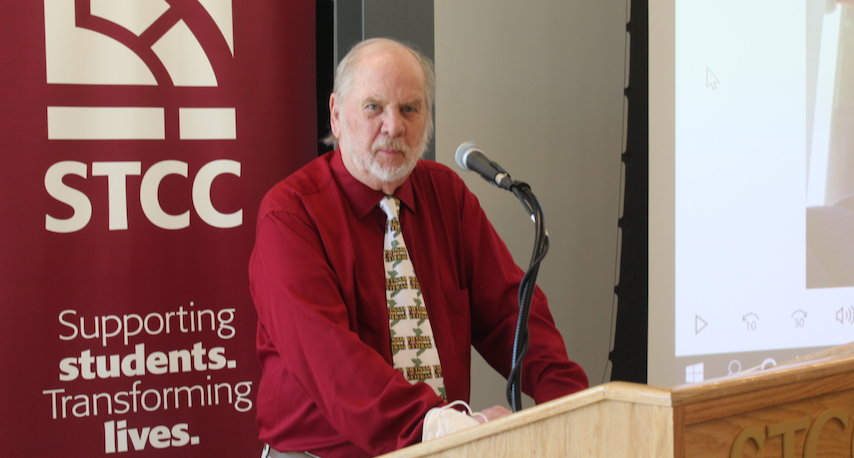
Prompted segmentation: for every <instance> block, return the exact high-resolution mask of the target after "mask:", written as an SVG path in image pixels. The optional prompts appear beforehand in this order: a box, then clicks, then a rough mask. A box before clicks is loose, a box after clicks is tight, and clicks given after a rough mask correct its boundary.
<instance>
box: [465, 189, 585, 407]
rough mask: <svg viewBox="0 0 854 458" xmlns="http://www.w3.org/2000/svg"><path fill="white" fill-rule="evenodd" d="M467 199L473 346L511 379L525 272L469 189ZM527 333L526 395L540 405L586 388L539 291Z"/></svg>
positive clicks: (583, 379)
mask: <svg viewBox="0 0 854 458" xmlns="http://www.w3.org/2000/svg"><path fill="white" fill-rule="evenodd" d="M462 200H463V205H462V209H463V212H462V213H463V216H462V217H463V227H465V228H467V230H466V231H465V234H467V238H468V240H466V243H465V246H466V247H467V248H466V250H467V252H466V257H467V258H468V259H469V262H468V263H467V266H468V267H467V274H466V275H467V278H468V282H469V295H470V298H471V299H470V300H471V308H472V311H471V313H472V344H473V345H474V347H475V349H477V351H478V352H479V353H480V354H481V355H482V356H483V357H484V359H485V360H486V361H487V362H488V363H489V364H490V365H491V366H492V367H493V368H495V369H496V370H497V371H498V372H499V373H501V375H502V376H504V377H505V378H507V377H508V376H509V373H510V369H511V363H512V361H511V360H512V351H513V338H514V335H515V332H516V320H517V317H518V310H519V302H518V291H519V283H520V282H521V280H522V277H523V276H524V272H523V271H522V269H520V268H519V267H518V266H517V265H516V263H515V261H514V260H513V257H512V255H511V254H510V252H509V250H508V249H507V246H506V245H505V244H504V242H503V241H502V240H501V238H500V237H499V235H498V233H497V232H496V231H495V229H494V228H493V226H492V224H491V223H490V222H489V220H488V219H487V218H486V215H485V213H484V212H483V210H482V209H481V207H480V204H479V203H478V201H477V198H476V197H475V196H474V195H473V194H472V193H471V192H470V191H468V189H465V190H464V191H463V197H462ZM528 328H529V336H530V343H529V347H528V352H527V355H526V357H525V360H524V362H523V364H522V391H523V392H524V393H526V394H528V395H529V396H531V397H532V398H534V400H535V401H536V403H538V404H539V403H542V402H546V401H550V400H552V399H556V398H559V397H561V396H565V395H568V394H571V393H574V392H577V391H580V390H583V389H585V388H587V387H588V381H587V376H586V375H585V373H584V370H583V369H582V368H581V366H579V365H578V364H577V363H575V362H573V361H570V360H569V357H568V356H567V353H566V345H565V343H564V341H563V337H562V336H561V335H560V332H559V331H558V329H557V327H556V326H555V323H554V320H553V318H552V316H551V313H550V311H549V308H548V302H547V300H546V296H545V295H544V294H543V292H542V291H541V290H540V288H539V287H536V288H535V291H534V295H533V298H532V300H531V312H530V315H529V321H528Z"/></svg>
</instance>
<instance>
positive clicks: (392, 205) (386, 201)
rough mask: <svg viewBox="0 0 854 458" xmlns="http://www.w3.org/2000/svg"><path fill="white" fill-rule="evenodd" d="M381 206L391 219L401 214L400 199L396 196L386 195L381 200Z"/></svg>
mask: <svg viewBox="0 0 854 458" xmlns="http://www.w3.org/2000/svg"><path fill="white" fill-rule="evenodd" d="M380 208H382V209H383V211H384V212H385V215H386V217H387V218H388V220H389V221H391V220H393V219H395V218H398V217H399V215H400V201H399V200H397V197H394V196H385V197H384V198H383V200H381V201H380Z"/></svg>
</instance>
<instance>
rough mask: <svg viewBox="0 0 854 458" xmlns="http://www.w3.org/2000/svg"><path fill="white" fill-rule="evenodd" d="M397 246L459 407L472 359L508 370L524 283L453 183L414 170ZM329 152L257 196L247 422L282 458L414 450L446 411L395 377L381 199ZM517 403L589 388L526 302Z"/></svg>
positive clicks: (472, 200)
mask: <svg viewBox="0 0 854 458" xmlns="http://www.w3.org/2000/svg"><path fill="white" fill-rule="evenodd" d="M395 196H397V197H398V198H399V199H400V200H401V202H402V205H401V207H402V208H401V211H400V213H401V214H400V219H401V226H402V228H403V236H404V239H405V240H406V244H407V247H408V249H409V252H410V257H411V259H412V263H413V265H414V267H415V271H416V274H417V275H418V279H419V281H420V283H421V285H422V293H423V296H424V302H425V305H426V307H427V313H428V315H429V317H430V322H431V326H432V328H433V332H434V337H435V341H436V347H437V349H438V352H439V357H440V359H441V362H442V370H443V373H444V377H445V388H446V390H447V395H448V399H449V401H453V400H457V399H462V400H465V401H468V400H469V394H470V389H471V387H470V384H471V380H470V367H471V347H472V345H474V347H475V348H476V349H477V350H478V352H480V354H481V355H483V356H484V358H485V359H486V360H487V361H488V362H489V363H490V364H491V365H492V366H493V367H494V368H495V369H497V370H498V371H499V372H500V373H501V374H502V375H504V376H505V377H506V376H507V374H508V372H509V370H510V360H511V352H512V341H513V334H514V331H515V326H516V315H517V310H518V303H517V289H518V285H519V281H520V280H521V278H522V275H523V272H522V271H521V269H519V267H518V266H517V265H516V264H515V263H514V261H513V259H512V257H511V255H510V253H509V252H508V250H507V247H506V246H505V245H504V243H503V242H502V241H501V239H500V238H499V236H498V234H497V233H496V232H495V230H494V229H493V227H492V225H491V224H490V223H489V221H488V220H487V218H486V215H485V214H484V213H483V210H482V209H481V208H480V204H479V203H478V201H477V198H476V197H475V196H474V195H473V194H472V193H471V192H469V190H468V189H467V188H466V187H465V184H464V183H463V181H462V180H461V179H460V178H459V176H457V174H456V173H454V172H453V171H451V170H450V169H448V168H447V167H445V166H443V165H441V164H438V163H435V162H431V161H419V163H418V165H417V166H416V167H415V170H414V171H413V172H412V174H411V175H410V176H409V178H408V179H407V180H406V182H405V183H404V184H403V185H402V186H401V187H400V188H398V189H397V190H396V191H395ZM383 197H384V196H383V193H382V192H381V191H374V190H372V189H370V188H368V187H367V186H365V185H363V184H362V183H360V182H358V181H357V180H356V179H354V178H353V177H352V176H351V175H350V174H349V172H347V170H346V169H345V168H344V164H343V162H342V160H341V155H340V152H338V151H334V152H330V153H327V154H325V155H323V156H321V157H319V158H317V159H316V160H314V161H312V162H311V163H309V164H308V165H307V166H305V167H304V168H302V169H301V170H299V171H297V172H296V173H294V174H293V175H291V176H290V177H288V178H287V179H286V180H284V181H282V182H281V183H279V184H277V185H276V186H275V187H274V188H273V189H271V190H270V192H269V193H268V194H267V195H266V196H265V197H264V200H263V201H262V203H261V208H260V211H259V215H258V225H257V230H256V241H255V249H254V251H253V253H252V258H251V261H250V270H249V275H250V281H251V292H252V297H253V299H254V301H255V307H256V309H257V311H258V334H257V351H258V358H259V361H260V363H261V367H262V377H261V382H260V384H259V386H258V393H257V418H256V422H257V425H258V428H259V431H260V439H261V440H262V441H264V442H267V443H269V444H270V445H272V447H273V448H274V449H276V450H279V451H304V450H308V451H311V452H312V453H314V454H317V455H319V456H322V457H324V458H334V457H345V456H346V457H360V456H373V455H379V454H383V453H388V452H391V451H394V450H396V449H399V448H402V447H405V446H407V445H411V444H414V443H417V442H419V441H420V439H421V423H422V420H423V418H424V415H425V414H426V413H427V411H428V410H429V409H430V408H432V407H436V406H440V405H443V404H444V403H443V401H442V399H441V398H439V397H438V396H436V394H434V392H433V390H432V389H431V388H430V387H429V386H427V385H426V384H423V383H418V384H415V385H413V384H410V383H409V382H408V381H407V380H406V379H405V378H404V376H403V375H402V374H401V373H400V372H398V371H397V370H395V369H394V368H393V367H392V354H391V343H390V337H389V323H388V312H387V309H386V299H385V274H384V272H383V270H384V268H383V258H382V252H383V228H384V225H385V221H386V216H385V214H384V213H383V211H382V209H380V207H379V206H378V204H379V201H380V200H381V199H382V198H383ZM529 326H530V336H531V337H530V339H531V342H530V347H529V350H528V355H527V358H526V361H525V363H524V365H523V381H522V390H523V392H525V393H527V394H529V395H531V396H532V397H533V398H534V400H535V401H536V402H537V403H540V402H544V401H548V400H551V399H555V398H558V397H561V396H564V395H566V394H570V393H572V392H575V391H578V390H581V389H584V388H586V387H587V378H586V376H585V375H584V371H583V370H582V369H581V367H580V366H578V365H577V364H576V363H573V362H571V361H569V359H568V357H567V354H566V348H565V345H564V343H563V339H562V337H561V336H560V333H559V332H558V331H557V329H556V328H555V326H554V321H553V320H552V317H551V314H550V313H549V310H548V307H547V304H546V298H545V296H544V295H543V293H542V292H541V291H539V289H537V290H536V292H535V295H534V299H533V305H532V311H531V316H530V324H529Z"/></svg>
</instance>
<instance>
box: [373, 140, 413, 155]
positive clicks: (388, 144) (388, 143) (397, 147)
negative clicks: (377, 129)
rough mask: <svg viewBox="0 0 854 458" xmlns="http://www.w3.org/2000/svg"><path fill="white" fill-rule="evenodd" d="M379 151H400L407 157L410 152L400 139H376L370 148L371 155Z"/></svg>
mask: <svg viewBox="0 0 854 458" xmlns="http://www.w3.org/2000/svg"><path fill="white" fill-rule="evenodd" d="M381 149H390V150H394V151H400V152H401V153H403V154H404V155H405V156H409V154H410V153H411V152H412V151H411V150H410V148H409V146H408V145H407V144H406V142H404V141H403V139H402V138H400V137H395V138H382V139H378V140H377V141H376V142H374V144H373V145H372V146H371V153H372V154H376V153H377V151H379V150H381Z"/></svg>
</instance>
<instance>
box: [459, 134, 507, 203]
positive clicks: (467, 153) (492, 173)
mask: <svg viewBox="0 0 854 458" xmlns="http://www.w3.org/2000/svg"><path fill="white" fill-rule="evenodd" d="M455 159H456V161H457V166H459V168H461V169H463V170H465V171H466V172H468V171H472V172H477V173H478V174H479V175H480V176H481V177H482V178H483V179H484V180H486V181H488V182H490V183H492V184H494V185H495V186H498V187H499V188H502V189H506V190H508V191H509V190H510V188H511V187H513V186H514V183H513V180H512V179H511V178H510V175H508V174H507V172H506V171H505V170H504V169H503V168H501V166H500V165H498V164H496V163H495V162H492V161H490V160H489V158H487V157H486V155H485V154H483V150H481V149H480V146H477V144H476V143H473V142H466V143H463V144H462V145H460V146H459V148H457V154H456V156H455Z"/></svg>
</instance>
